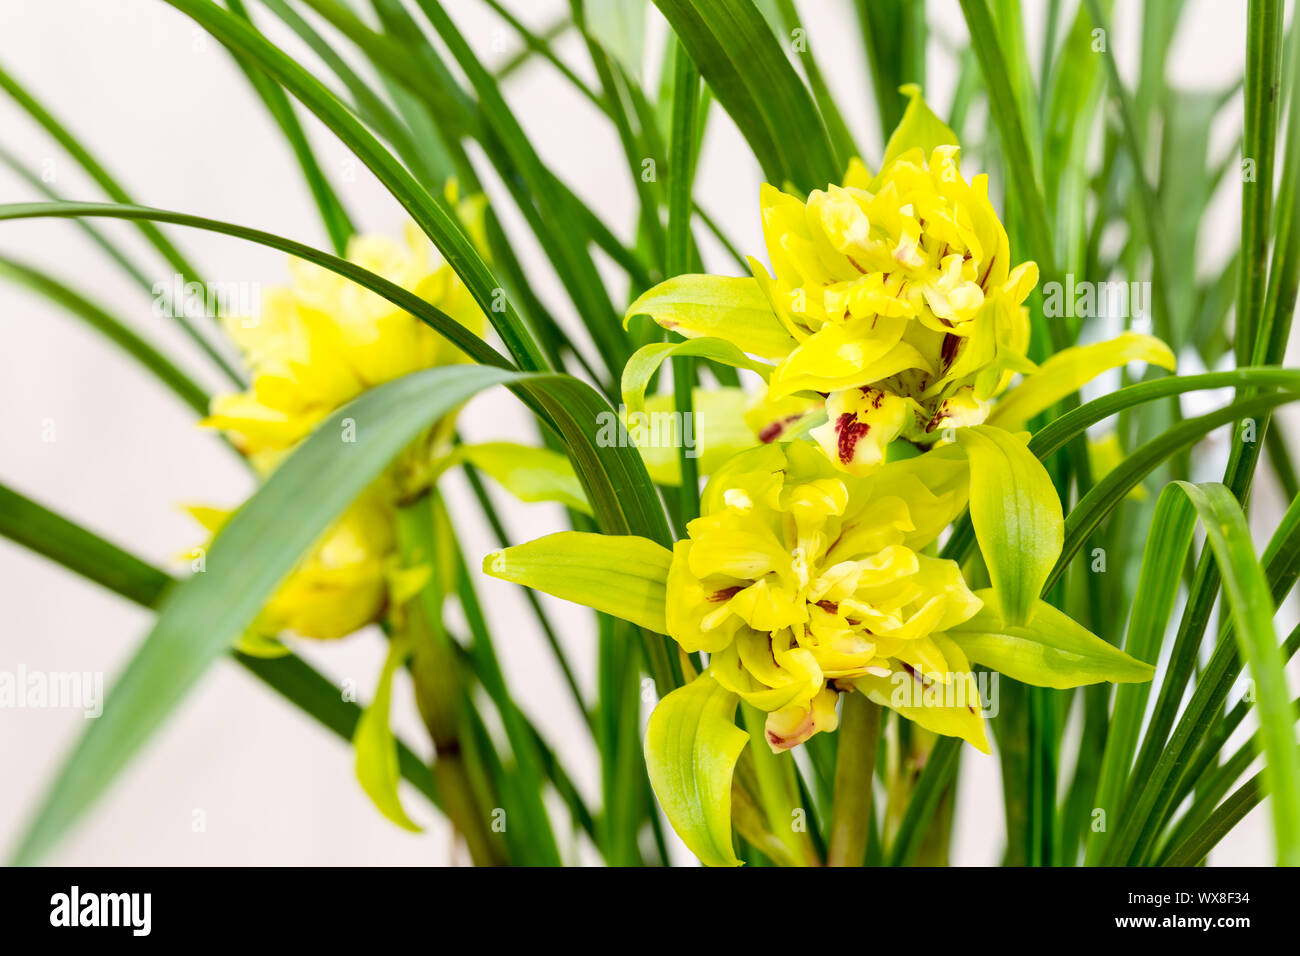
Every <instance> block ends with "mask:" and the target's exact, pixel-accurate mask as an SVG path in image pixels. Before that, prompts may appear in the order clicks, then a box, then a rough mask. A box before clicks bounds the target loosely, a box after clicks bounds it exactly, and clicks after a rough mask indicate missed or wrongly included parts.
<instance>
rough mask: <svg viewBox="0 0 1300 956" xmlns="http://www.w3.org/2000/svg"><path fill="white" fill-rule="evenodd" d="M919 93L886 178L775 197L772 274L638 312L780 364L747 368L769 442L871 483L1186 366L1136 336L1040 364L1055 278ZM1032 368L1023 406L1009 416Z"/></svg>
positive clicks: (692, 281)
mask: <svg viewBox="0 0 1300 956" xmlns="http://www.w3.org/2000/svg"><path fill="white" fill-rule="evenodd" d="M905 91H906V92H909V93H910V95H911V102H910V104H909V106H908V109H907V111H906V113H905V114H904V117H903V120H902V122H901V123H900V125H899V128H898V129H897V130H896V131H895V133H894V135H893V136H892V137H891V139H890V142H889V146H888V148H887V149H886V154H885V162H884V165H883V167H882V169H881V171H880V173H879V174H878V175H876V176H874V177H873V176H872V175H871V174H870V173H869V172H868V171H867V170H866V168H865V167H864V166H863V165H862V163H861V162H860V161H858V160H854V161H853V162H852V163H851V164H850V166H849V169H848V170H847V172H846V174H845V177H844V183H843V185H834V184H832V185H830V186H828V187H827V188H826V189H825V190H820V189H818V190H814V191H813V192H812V193H811V194H810V195H809V196H808V197H807V199H806V200H805V199H800V198H799V197H797V196H792V195H790V194H788V193H784V192H781V191H780V190H778V189H776V188H774V187H772V186H770V185H764V186H763V187H762V191H761V196H760V205H761V210H762V224H763V234H764V238H765V240H766V245H767V254H768V258H769V259H770V261H771V266H772V273H771V274H770V273H769V272H768V270H767V269H766V268H765V267H764V265H763V264H762V263H760V262H759V261H757V260H756V259H753V258H751V259H750V260H749V264H750V269H751V271H752V273H753V277H752V278H725V277H721V276H712V275H683V276H676V277H674V278H672V279H669V280H668V281H666V282H663V283H661V284H660V285H658V286H656V287H655V288H653V289H650V290H649V291H647V292H646V293H645V294H643V295H642V296H640V297H639V298H638V299H637V301H635V302H634V303H632V306H631V307H630V308H629V310H628V317H629V319H630V318H631V317H633V316H636V315H648V316H650V317H651V318H652V319H653V320H654V321H655V322H657V323H658V324H659V325H661V326H663V327H664V328H666V329H670V330H672V331H674V332H677V333H679V334H681V335H683V336H685V337H687V338H690V339H697V340H709V341H712V342H715V343H717V344H718V345H719V346H723V345H725V346H726V347H727V348H729V349H731V352H730V353H727V352H723V351H716V350H715V353H714V354H711V356H710V357H712V358H714V359H715V360H718V361H729V360H730V359H729V358H728V355H729V354H731V355H739V354H740V353H745V354H747V355H753V356H757V357H759V358H760V359H767V360H775V361H776V364H775V365H774V366H769V365H762V364H758V363H755V362H753V361H747V362H745V363H741V362H738V361H734V360H732V361H733V364H736V365H738V367H742V368H747V369H749V370H751V371H758V372H759V373H760V374H762V375H763V376H764V378H765V379H766V380H767V389H766V392H765V394H764V395H763V397H762V399H761V400H760V401H759V402H758V403H757V404H756V405H755V407H754V408H753V409H751V411H750V414H749V416H748V418H749V423H750V425H751V427H752V428H753V429H754V431H755V432H756V434H757V435H758V437H759V438H760V439H761V440H763V441H766V442H771V441H777V440H780V439H782V438H789V437H792V436H795V435H803V434H806V435H808V436H809V437H811V438H813V439H814V440H815V441H816V442H817V443H818V445H819V446H820V447H821V448H822V450H823V452H824V453H825V454H826V456H827V458H829V459H830V460H831V462H833V463H834V464H835V466H836V467H837V468H840V469H842V470H844V471H848V472H850V473H853V474H859V475H861V474H866V473H868V472H870V471H871V470H872V469H873V468H875V467H877V466H879V465H880V464H881V463H882V462H884V461H885V457H886V450H887V449H888V447H889V445H890V444H891V443H892V442H894V441H896V440H899V439H903V440H906V441H908V442H911V443H913V444H916V445H919V446H921V447H929V446H932V445H935V444H941V443H943V442H944V441H946V440H948V439H949V438H950V436H951V432H952V430H953V429H957V428H963V427H969V426H972V425H978V424H981V423H983V422H985V421H988V422H990V423H995V424H999V425H1002V426H1003V427H1011V428H1014V427H1019V426H1021V425H1023V424H1024V423H1025V422H1026V421H1028V419H1029V418H1031V417H1032V416H1033V415H1034V414H1037V413H1038V412H1040V411H1043V410H1044V409H1046V408H1047V407H1049V406H1051V405H1052V404H1053V403H1055V402H1056V401H1059V400H1060V399H1061V398H1063V397H1065V396H1066V395H1068V394H1070V393H1072V392H1073V391H1075V390H1076V389H1077V388H1078V387H1079V386H1081V385H1082V384H1084V383H1085V382H1086V381H1088V380H1089V379H1091V378H1092V377H1094V376H1095V375H1097V374H1098V373H1100V372H1102V371H1104V370H1106V369H1108V368H1113V367H1115V366H1116V365H1121V364H1123V363H1125V362H1128V361H1133V360H1142V361H1147V362H1154V363H1156V364H1159V365H1161V366H1163V367H1166V368H1172V366H1173V355H1172V354H1171V353H1170V351H1169V349H1168V348H1167V347H1166V346H1165V345H1164V344H1163V343H1161V342H1160V341H1159V340H1157V339H1154V338H1152V337H1150V336H1145V335H1137V334H1134V333H1124V334H1123V335H1121V336H1119V337H1117V338H1116V339H1113V340H1110V341H1109V342H1103V343H1098V344H1096V345H1092V346H1082V347H1076V348H1072V349H1066V350H1064V351H1062V352H1061V353H1058V354H1057V355H1056V356H1053V357H1052V358H1050V359H1049V360H1048V362H1047V363H1045V364H1044V366H1043V367H1042V368H1039V367H1038V366H1036V365H1035V364H1034V363H1033V362H1032V361H1030V359H1029V358H1028V357H1027V355H1026V351H1027V349H1028V347H1029V318H1028V310H1027V309H1026V307H1025V305H1024V303H1025V301H1026V299H1027V298H1028V296H1029V295H1030V293H1031V292H1032V291H1033V289H1034V287H1035V286H1036V285H1037V284H1038V266H1037V265H1036V264H1035V263H1033V262H1022V263H1019V264H1016V265H1013V262H1014V258H1013V256H1012V252H1011V248H1010V244H1009V242H1008V239H1007V233H1006V230H1005V229H1004V228H1003V226H1002V223H1001V222H1000V221H999V219H998V216H997V213H996V212H995V211H994V209H993V206H992V204H991V202H990V201H989V195H988V177H987V176H986V175H979V176H976V177H974V179H973V180H971V181H970V182H967V181H966V179H965V178H964V177H963V176H962V173H961V169H960V149H959V147H958V146H957V141H956V137H955V136H954V135H953V133H952V131H951V130H949V129H948V128H947V127H946V126H944V124H943V123H942V122H941V121H940V120H939V119H938V117H936V116H935V115H934V114H933V113H932V112H931V111H930V109H929V107H928V106H926V104H925V101H924V100H923V99H922V98H921V96H920V91H919V90H918V89H916V88H915V87H907V88H905ZM1017 373H1022V374H1024V375H1025V376H1026V377H1025V380H1024V381H1023V382H1022V383H1021V385H1020V386H1018V387H1017V388H1016V389H1015V393H1016V394H1017V395H1018V398H1017V400H1016V401H1015V402H1014V403H1011V404H1010V405H1009V406H1008V407H1007V408H1006V409H1002V408H1000V407H999V406H1000V405H1001V404H1002V403H998V402H996V401H995V400H996V399H998V398H999V396H1001V395H1002V394H1003V393H1004V392H1005V391H1006V390H1007V389H1008V386H1010V384H1011V382H1012V380H1013V379H1014V377H1015V376H1016V374H1017ZM1006 397H1007V398H1008V399H1009V398H1010V393H1008V395H1007V396H1006Z"/></svg>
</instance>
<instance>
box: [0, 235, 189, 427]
mask: <svg viewBox="0 0 1300 956" xmlns="http://www.w3.org/2000/svg"><path fill="white" fill-rule="evenodd" d="M0 275H3V276H7V277H9V278H10V279H13V280H14V281H16V282H20V283H22V284H23V285H25V286H27V287H28V288H29V289H32V290H33V291H35V292H38V293H40V294H41V295H43V296H45V297H46V298H48V299H49V300H50V301H51V302H53V303H55V304H56V305H58V306H61V307H62V308H64V309H66V310H67V311H68V312H70V313H71V314H73V315H75V316H77V317H78V318H80V319H81V320H82V321H84V322H85V323H86V324H87V325H89V326H90V327H91V328H92V329H94V330H95V331H96V332H98V333H99V334H100V335H102V336H104V338H106V339H108V340H109V341H110V342H112V343H113V344H114V345H116V346H117V347H118V348H120V349H121V350H122V351H123V352H125V353H126V354H127V355H129V356H131V358H133V359H135V360H136V361H137V362H139V363H140V365H141V366H143V367H144V368H145V369H146V370H148V371H149V372H151V373H152V374H153V375H154V377H155V378H157V379H158V381H159V382H161V383H162V384H163V385H165V386H166V387H167V388H168V389H170V390H171V391H172V393H173V394H175V395H176V397H178V398H179V399H180V400H181V401H183V402H185V404H187V405H188V406H189V407H190V408H192V409H194V411H196V412H198V413H199V414H200V415H206V414H207V413H208V394H207V393H206V392H205V391H203V389H202V388H200V387H199V386H198V385H197V384H196V383H195V382H194V380H193V379H192V378H190V377H189V376H188V375H186V374H185V373H184V372H183V371H181V370H180V369H179V368H177V367H176V365H175V364H173V363H172V362H171V360H170V359H168V358H167V356H165V355H163V354H162V353H161V352H160V351H158V349H156V348H154V347H153V346H152V345H150V344H149V343H148V342H147V341H145V340H144V339H142V338H141V337H140V336H138V335H136V334H135V332H133V331H132V330H131V329H130V327H128V326H127V325H126V323H125V322H123V321H121V320H120V319H118V318H116V317H115V316H113V315H110V314H109V313H108V312H106V311H105V310H104V309H102V308H100V307H99V306H98V305H96V304H95V303H94V302H91V301H90V300H89V299H88V298H86V297H85V296H84V295H82V294H81V293H80V292H78V291H77V290H75V289H73V288H71V287H70V286H68V285H65V284H64V283H62V282H60V281H59V280H58V279H56V278H54V277H53V276H51V275H49V274H48V273H45V272H42V271H40V270H39V269H35V268H33V267H32V266H29V265H27V264H26V263H22V262H19V261H18V260H16V259H10V258H9V257H8V256H3V255H0Z"/></svg>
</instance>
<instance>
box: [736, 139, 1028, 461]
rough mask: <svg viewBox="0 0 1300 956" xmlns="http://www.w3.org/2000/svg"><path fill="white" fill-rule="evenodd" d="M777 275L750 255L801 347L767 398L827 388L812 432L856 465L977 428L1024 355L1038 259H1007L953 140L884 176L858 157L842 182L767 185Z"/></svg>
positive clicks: (984, 181)
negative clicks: (909, 444)
mask: <svg viewBox="0 0 1300 956" xmlns="http://www.w3.org/2000/svg"><path fill="white" fill-rule="evenodd" d="M762 208H763V231H764V235H765V237H766V239H767V251H768V256H769V258H770V259H771V262H772V268H773V270H774V271H775V273H776V276H775V278H774V279H773V278H770V277H769V276H768V275H767V272H766V270H765V269H764V268H763V266H762V265H761V264H759V263H757V262H752V261H751V265H752V267H753V268H754V274H755V277H756V279H757V280H758V284H759V285H760V286H761V287H762V288H763V291H764V293H765V294H766V295H767V297H768V300H769V302H770V303H771V306H772V311H773V312H774V313H775V314H776V316H777V317H778V318H779V319H780V320H781V323H782V325H784V326H785V328H786V329H787V330H788V331H789V332H790V335H791V338H792V340H793V348H792V349H791V351H790V353H789V355H787V356H786V357H785V358H784V359H783V360H782V361H781V362H780V364H779V365H777V367H776V369H775V371H773V373H772V376H771V379H770V381H769V385H768V388H769V392H768V397H769V399H770V400H773V401H775V400H779V399H781V398H784V397H785V396H787V395H790V394H792V393H794V392H799V391H810V392H819V393H824V394H826V395H827V399H826V412H827V416H828V421H827V423H826V424H825V425H823V426H821V427H819V428H816V429H813V431H812V435H813V437H814V438H816V439H817V441H818V442H819V443H820V444H821V445H822V447H823V449H824V450H825V451H826V452H827V455H828V456H829V457H830V458H831V459H832V460H833V461H836V462H838V463H839V464H840V465H842V466H843V467H844V468H845V469H846V470H849V471H862V470H865V469H867V468H870V467H873V466H875V465H877V464H879V463H880V462H881V461H883V460H884V454H885V449H886V448H887V447H888V446H889V443H890V442H892V441H894V440H895V439H897V438H899V437H903V438H908V439H911V440H914V441H920V442H928V441H931V440H933V437H934V435H935V433H936V432H940V431H942V430H943V429H945V428H950V427H957V426H963V425H976V424H979V423H980V422H982V421H984V419H985V418H987V417H988V412H989V407H990V400H991V399H992V398H993V396H994V395H996V394H997V393H998V392H999V391H1001V389H1003V388H1004V387H1005V386H1006V385H1007V383H1008V380H1009V379H1010V377H1011V375H1012V374H1013V372H1014V371H1024V370H1025V368H1026V367H1027V366H1028V367H1032V366H1029V365H1028V362H1027V359H1026V358H1025V355H1024V352H1025V349H1026V348H1027V347H1028V345H1029V321H1028V317H1027V316H1026V314H1025V309H1024V307H1023V306H1022V303H1023V302H1024V300H1025V298H1026V297H1027V296H1028V295H1029V293H1030V291H1031V290H1032V289H1033V287H1034V286H1035V284H1036V283H1037V281H1038V268H1037V266H1036V265H1035V264H1034V263H1032V262H1027V263H1022V264H1020V265H1017V266H1015V268H1010V265H1011V262H1010V259H1011V255H1010V249H1009V245H1008V242H1007V234H1006V231H1005V230H1004V229H1003V228H1002V224H1001V223H1000V222H998V219H997V216H996V214H995V213H994V212H993V208H992V206H991V205H990V203H989V198H988V177H987V176H977V177H976V178H975V180H974V182H973V183H967V182H966V180H965V179H963V178H962V176H961V172H960V169H959V166H958V149H957V147H956V146H936V147H935V148H934V150H933V152H932V153H931V154H930V156H929V157H928V163H927V157H926V156H925V155H924V154H923V152H922V150H920V149H913V150H909V151H908V152H906V153H904V154H903V155H902V156H900V157H898V158H897V159H896V160H894V161H893V162H892V163H890V165H889V166H887V167H886V168H885V169H884V171H883V172H882V173H881V175H880V176H879V177H878V178H877V180H876V181H875V182H871V181H868V180H867V174H866V171H865V170H864V169H863V168H862V166H861V164H854V167H853V168H852V169H850V171H849V174H848V176H847V177H846V185H845V186H842V187H841V186H834V185H832V186H830V187H829V189H827V190H826V191H824V192H823V191H821V190H816V191H814V192H813V193H812V194H811V195H810V196H809V197H808V200H807V202H803V201H800V200H799V199H798V198H796V197H794V196H790V195H787V194H785V193H782V192H779V191H777V190H776V189H773V188H772V187H770V186H767V187H764V189H763V195H762Z"/></svg>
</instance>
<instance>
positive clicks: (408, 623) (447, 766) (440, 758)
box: [397, 492, 506, 866]
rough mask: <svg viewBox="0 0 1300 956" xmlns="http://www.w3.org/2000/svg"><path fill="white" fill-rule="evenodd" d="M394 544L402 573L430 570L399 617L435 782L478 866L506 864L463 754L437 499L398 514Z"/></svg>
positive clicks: (461, 693)
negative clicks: (439, 545)
mask: <svg viewBox="0 0 1300 956" xmlns="http://www.w3.org/2000/svg"><path fill="white" fill-rule="evenodd" d="M397 538H398V547H399V551H400V553H401V558H402V563H403V565H404V566H405V567H408V568H414V567H419V566H420V565H428V566H430V567H431V569H432V572H431V575H430V579H429V581H428V583H427V584H426V585H425V586H424V587H423V588H422V589H421V590H420V593H419V594H418V595H416V597H415V598H413V599H412V600H411V601H409V602H408V603H407V604H406V605H404V606H403V608H402V609H401V612H402V614H401V623H400V630H402V631H404V632H405V633H406V635H407V636H408V637H409V639H410V641H411V647H412V655H411V663H410V669H411V677H412V679H413V680H414V682H415V701H416V705H417V707H418V708H419V710H420V716H421V718H423V720H424V725H425V727H426V728H427V729H428V731H429V737H430V738H431V739H432V741H433V746H434V751H435V756H434V761H433V778H434V781H435V783H436V784H437V787H438V791H439V792H440V793H441V794H442V797H443V803H444V809H445V811H446V813H447V818H448V819H449V820H450V821H451V824H452V826H453V827H454V828H455V829H456V832H457V833H458V834H460V836H462V837H463V838H464V840H465V844H466V846H467V847H468V849H469V853H470V857H471V859H473V861H474V863H475V865H476V866H494V865H498V864H502V863H504V862H506V860H505V856H504V852H503V851H504V846H503V845H502V841H501V840H500V839H499V837H498V836H497V835H495V834H493V832H492V829H491V827H490V826H489V825H488V822H487V818H486V816H485V814H484V812H483V811H484V807H483V804H482V802H481V798H480V796H479V794H478V793H477V792H476V788H475V785H474V779H473V777H472V776H471V772H470V767H469V765H468V763H467V761H466V759H465V751H464V750H463V748H462V739H461V728H462V726H463V722H462V713H461V710H462V708H463V707H465V706H467V705H468V700H467V698H466V695H465V690H464V681H463V680H462V676H461V666H460V662H459V661H458V660H457V655H456V648H455V645H454V642H453V641H452V639H451V637H450V635H448V634H447V632H446V629H445V628H444V627H443V622H442V604H443V600H444V597H445V595H446V586H447V582H446V581H445V580H444V577H445V575H446V571H447V569H445V568H442V567H440V562H439V561H438V560H436V557H437V550H436V545H435V542H434V512H433V493H432V492H426V493H424V494H422V495H420V497H419V498H417V499H416V500H415V501H413V502H410V503H409V504H406V505H404V506H402V507H400V508H398V509H397Z"/></svg>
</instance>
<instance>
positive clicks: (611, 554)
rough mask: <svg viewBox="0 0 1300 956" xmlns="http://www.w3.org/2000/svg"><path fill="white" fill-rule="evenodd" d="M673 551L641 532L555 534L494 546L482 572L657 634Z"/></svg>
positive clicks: (660, 630) (664, 627)
mask: <svg viewBox="0 0 1300 956" xmlns="http://www.w3.org/2000/svg"><path fill="white" fill-rule="evenodd" d="M672 559H673V555H672V552H671V551H669V550H668V549H667V548H665V547H663V546H662V545H660V544H656V543H655V542H653V541H650V540H648V539H647V538H641V537H638V536H636V535H612V534H590V533H587V532H583V531H560V532H558V533H556V534H550V535H547V536H546V537H544V538H538V539H537V540H536V541H529V542H527V543H526V544H517V545H515V546H514V547H512V548H505V549H503V550H501V551H493V552H492V553H491V554H489V555H487V557H485V558H484V559H483V573H484V574H490V575H491V576H492V577H494V578H501V579H502V580H503V581H513V582H514V583H516V584H524V585H527V586H528V587H530V588H536V589H537V590H538V591H545V592H546V593H547V594H551V595H554V596H555V597H558V598H563V599H564V600H566V601H573V602H575V603H577V604H585V605H586V606H587V607H591V608H595V609H596V610H597V611H603V612H604V613H606V614H612V615H614V616H615V617H621V618H622V619H623V620H625V621H631V622H632V623H633V624H636V625H639V626H640V627H644V628H648V629H650V630H652V631H654V632H656V633H658V634H667V633H668V627H667V625H666V624H665V623H664V603H665V601H666V599H667V597H666V589H665V585H666V583H667V581H668V566H669V565H670V564H672Z"/></svg>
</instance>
